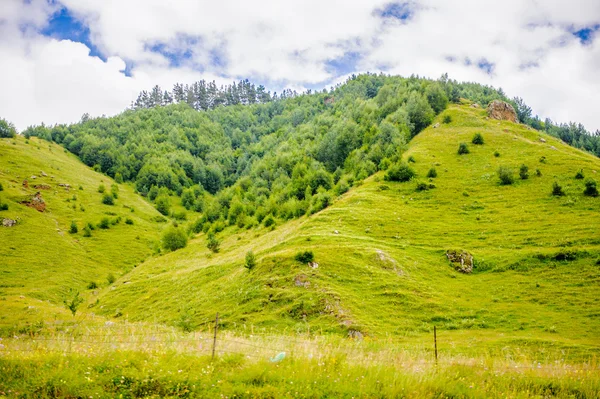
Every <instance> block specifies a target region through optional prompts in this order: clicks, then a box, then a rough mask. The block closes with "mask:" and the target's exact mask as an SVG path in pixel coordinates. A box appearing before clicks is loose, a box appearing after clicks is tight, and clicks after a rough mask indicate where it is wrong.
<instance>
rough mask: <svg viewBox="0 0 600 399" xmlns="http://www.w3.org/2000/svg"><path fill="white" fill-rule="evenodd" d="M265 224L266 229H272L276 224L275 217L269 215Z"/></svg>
mask: <svg viewBox="0 0 600 399" xmlns="http://www.w3.org/2000/svg"><path fill="white" fill-rule="evenodd" d="M263 224H264V225H265V227H271V226H273V225H274V224H275V219H274V218H273V215H268V216H267V217H266V218H265V219H264V220H263Z"/></svg>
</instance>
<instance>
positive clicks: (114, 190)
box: [110, 184, 119, 199]
mask: <svg viewBox="0 0 600 399" xmlns="http://www.w3.org/2000/svg"><path fill="white" fill-rule="evenodd" d="M110 194H111V195H112V196H113V198H114V199H117V198H119V186H117V185H116V184H112V185H111V186H110Z"/></svg>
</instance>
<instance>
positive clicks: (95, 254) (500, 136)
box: [0, 104, 600, 398]
mask: <svg viewBox="0 0 600 399" xmlns="http://www.w3.org/2000/svg"><path fill="white" fill-rule="evenodd" d="M436 123H439V125H437V126H438V127H434V126H436V125H435V124H436ZM477 133H479V134H481V136H482V137H483V139H484V143H483V144H473V143H472V140H473V137H474V136H475V135H476V134H477ZM460 143H466V144H467V146H468V148H469V153H468V154H463V155H460V154H458V148H459V145H460ZM0 145H1V146H2V147H0V148H1V151H0V181H1V183H2V184H3V186H4V191H2V192H0V198H1V199H2V200H3V201H5V202H8V204H9V210H8V211H2V212H1V213H0V216H2V217H16V216H19V217H20V220H21V221H20V222H19V224H17V226H15V227H12V228H2V229H0V239H1V242H2V245H0V259H2V265H1V266H0V272H1V273H2V282H1V287H0V310H1V311H0V334H1V336H2V341H0V345H1V346H0V395H4V396H6V397H121V396H122V397H179V396H181V397H236V398H243V397H248V398H250V397H277V398H279V397H348V398H350V397H406V398H419V397H434V398H484V397H506V398H545V397H564V398H595V397H598V392H600V375H599V374H600V370H599V364H598V354H599V349H600V305H599V303H598V292H599V288H600V286H599V285H600V284H599V283H600V237H599V236H598V228H599V227H600V212H598V211H600V200H599V199H598V197H591V196H586V195H584V194H583V191H584V188H585V186H584V184H585V179H578V178H576V175H577V174H578V172H581V173H583V174H584V175H585V177H586V178H594V179H596V180H598V179H600V178H598V177H597V176H598V174H597V173H598V171H599V170H600V161H599V160H598V158H596V157H594V156H592V155H590V154H587V153H584V152H582V151H580V150H577V149H575V148H572V147H569V146H567V145H565V144H563V143H562V142H560V141H559V140H557V139H555V138H553V137H550V136H548V135H546V134H544V133H541V132H538V131H535V130H532V129H530V128H528V127H526V126H524V125H518V124H514V123H510V122H506V121H495V120H489V119H487V117H486V113H485V111H484V110H481V109H479V108H472V107H470V106H469V104H463V105H451V106H450V107H449V108H448V109H447V110H445V111H444V112H443V113H441V114H440V115H439V116H438V117H437V118H436V120H435V121H434V125H432V126H430V127H428V128H426V129H425V130H424V131H422V132H421V133H420V134H419V135H417V136H416V137H415V138H414V139H413V140H412V141H411V142H410V144H409V146H408V149H407V151H406V152H404V154H403V156H402V159H403V161H404V162H405V163H406V164H407V165H409V166H410V167H411V168H412V169H413V170H414V171H415V173H416V177H415V178H414V179H412V180H411V181H408V182H395V181H388V180H386V174H387V172H386V171H380V172H378V173H376V174H374V175H373V176H371V177H369V178H366V179H364V180H363V181H357V182H355V184H354V185H353V187H352V188H351V189H350V191H348V192H347V193H345V194H343V195H341V196H339V197H337V198H336V199H335V201H333V203H332V204H331V205H330V206H328V207H327V208H326V209H324V210H322V211H320V212H318V213H316V214H314V215H311V216H302V217H300V218H297V219H294V220H291V221H284V220H277V222H276V223H275V225H273V226H269V227H265V226H263V225H259V226H254V227H247V226H243V227H239V226H237V225H235V224H232V225H229V226H224V229H223V230H222V231H218V232H217V233H216V237H217V239H218V240H219V241H220V244H221V245H220V251H218V252H213V251H211V250H209V249H208V248H207V245H206V244H207V234H204V233H199V234H193V235H192V237H191V239H190V241H189V243H188V245H187V246H186V247H185V248H183V249H180V250H177V251H173V252H165V251H164V250H160V235H161V232H162V231H163V230H164V229H165V227H166V226H168V225H169V222H160V220H161V219H160V214H159V213H158V212H157V211H156V209H155V208H154V207H153V206H152V204H150V203H149V202H148V201H147V200H146V199H144V198H142V197H141V196H139V195H137V194H136V193H135V192H134V188H133V187H132V186H130V185H129V184H118V187H119V194H118V198H117V199H116V201H115V205H112V206H111V205H104V204H102V194H101V193H99V192H98V187H99V185H100V184H103V185H105V186H106V188H107V190H108V191H110V187H111V186H112V185H113V184H116V183H114V182H113V181H112V180H111V179H110V178H108V177H106V176H104V175H102V174H99V173H97V172H94V171H93V170H91V169H89V168H87V167H85V166H84V165H83V164H81V163H80V162H79V161H78V160H77V159H76V158H75V157H74V156H72V155H69V154H66V153H65V152H64V151H63V150H62V148H61V147H59V146H58V145H55V144H54V145H52V144H49V143H47V142H45V141H42V140H38V139H33V138H32V139H30V140H29V141H28V142H26V141H25V139H24V138H17V139H15V140H1V141H0ZM40 155H41V156H40ZM522 165H526V166H528V176H527V178H521V177H520V176H519V171H520V169H521V166H522ZM500 167H505V168H509V169H510V170H511V171H512V174H513V177H514V181H513V182H512V184H507V185H503V184H501V183H500V180H499V175H498V170H499V168H500ZM432 168H434V169H435V171H436V176H435V177H428V175H431V174H430V170H431V169H432ZM42 170H43V171H45V172H47V174H48V175H54V176H55V178H54V179H53V180H52V179H50V177H49V176H48V177H45V178H43V179H46V180H44V183H45V184H51V185H55V184H56V183H58V182H59V181H60V182H68V183H70V185H71V188H70V191H66V190H65V189H64V188H60V189H55V190H50V191H48V192H47V194H46V192H43V195H44V198H47V206H48V208H49V212H44V213H40V212H38V211H36V210H34V209H31V208H29V207H25V206H23V205H20V204H19V203H18V202H19V198H21V197H23V196H26V195H32V194H33V193H34V192H35V190H34V189H32V188H29V189H26V188H24V187H23V186H22V180H23V179H24V178H26V177H27V176H31V175H32V174H40V171H42ZM43 179H42V178H39V180H38V179H35V180H36V184H37V183H38V182H39V181H41V180H43ZM29 183H30V186H31V184H32V182H31V180H30V181H29ZM554 183H557V184H559V185H560V186H561V187H562V189H563V191H564V194H565V195H562V196H555V195H552V190H553V184H554ZM79 186H81V188H82V189H81V190H80V189H79ZM423 187H424V188H423ZM73 196H76V199H75V200H74V199H73ZM172 200H173V206H174V207H175V209H176V210H177V209H180V207H181V205H180V203H179V202H177V201H178V200H177V199H174V198H173V199H172ZM81 207H83V209H85V210H84V211H82V210H81ZM132 209H133V211H132ZM188 215H189V218H188V220H187V221H179V222H178V223H179V224H180V225H181V226H183V227H184V228H187V227H189V226H191V225H192V223H193V222H194V219H193V218H194V217H195V216H199V215H196V214H195V213H193V212H189V213H188ZM103 217H108V218H111V219H114V220H116V218H118V217H120V218H121V220H122V221H120V222H118V223H115V224H111V226H110V228H109V229H106V230H103V229H95V230H94V231H93V232H92V237H83V236H82V233H81V229H80V232H78V233H76V234H69V233H68V230H69V226H70V223H71V221H73V220H75V221H76V223H77V225H78V226H83V225H84V224H85V223H86V222H87V221H93V222H94V223H98V222H99V221H100V220H101V219H102V218H103ZM128 217H130V218H132V219H133V221H134V223H133V224H131V225H129V224H126V223H125V222H124V220H125V219H126V218H128ZM170 223H172V221H171V222H170ZM6 243H9V244H6ZM449 250H458V251H468V252H469V253H470V254H471V255H472V256H473V259H474V266H473V271H472V272H471V273H468V274H465V273H461V272H459V271H457V270H456V268H455V265H453V264H452V263H450V262H449V261H448V259H447V256H446V253H447V251H449ZM248 251H252V252H253V253H254V254H255V255H256V259H257V262H256V266H255V267H254V268H252V269H251V270H248V269H247V268H245V267H244V262H245V260H244V259H245V256H246V254H247V253H248ZM304 251H310V252H312V253H313V254H314V262H315V263H311V264H307V263H305V262H299V261H297V260H296V255H297V254H298V253H299V252H304ZM109 274H113V275H114V280H113V281H110V280H109V279H108V278H107V276H108V275H109ZM40 281H43V282H44V283H43V284H40ZM91 282H96V283H97V286H96V287H95V288H88V287H89V286H90V283H91ZM70 290H76V291H78V292H80V293H81V295H82V297H83V298H84V302H83V303H82V304H81V306H80V307H79V308H78V310H77V312H76V314H74V315H73V314H72V313H71V312H69V310H68V309H66V308H65V305H64V303H63V300H64V299H67V298H69V295H71V294H72V291H70ZM216 313H219V315H220V317H219V323H218V328H219V331H218V338H217V345H216V356H215V358H214V359H213V358H212V348H213V334H214V323H215V315H216ZM434 327H435V328H436V331H437V339H438V342H437V346H438V359H437V361H436V357H435V350H434V343H433V329H434ZM281 353H285V356H283V359H281V357H282V356H281ZM278 356H279V357H278Z"/></svg>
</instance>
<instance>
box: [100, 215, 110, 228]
mask: <svg viewBox="0 0 600 399" xmlns="http://www.w3.org/2000/svg"><path fill="white" fill-rule="evenodd" d="M98 227H100V228H101V229H105V230H106V229H109V228H110V219H109V218H102V220H100V223H98Z"/></svg>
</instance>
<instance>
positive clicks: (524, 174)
mask: <svg viewBox="0 0 600 399" xmlns="http://www.w3.org/2000/svg"><path fill="white" fill-rule="evenodd" d="M519 177H521V179H522V180H527V179H529V167H528V166H527V165H525V164H523V165H521V167H520V168H519Z"/></svg>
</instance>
